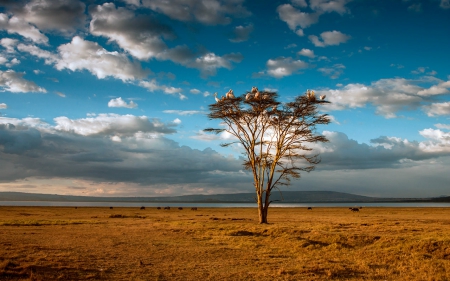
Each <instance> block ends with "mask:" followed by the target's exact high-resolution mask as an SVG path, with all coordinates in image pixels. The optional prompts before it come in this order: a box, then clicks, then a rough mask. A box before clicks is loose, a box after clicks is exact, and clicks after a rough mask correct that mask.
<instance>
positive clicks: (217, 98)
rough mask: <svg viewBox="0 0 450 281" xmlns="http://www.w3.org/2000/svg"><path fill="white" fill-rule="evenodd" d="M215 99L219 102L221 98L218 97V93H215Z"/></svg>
mask: <svg viewBox="0 0 450 281" xmlns="http://www.w3.org/2000/svg"><path fill="white" fill-rule="evenodd" d="M214 99H215V100H216V102H219V101H220V100H219V98H218V97H217V93H214Z"/></svg>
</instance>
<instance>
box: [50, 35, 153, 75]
mask: <svg viewBox="0 0 450 281" xmlns="http://www.w3.org/2000/svg"><path fill="white" fill-rule="evenodd" d="M58 52H59V59H58V61H57V62H56V65H55V67H56V68H57V69H58V70H62V69H70V70H72V71H77V70H84V69H86V70H88V71H89V72H91V73H92V74H93V75H95V76H97V78H99V79H104V78H106V77H109V76H112V77H114V78H117V79H120V80H122V81H129V80H135V79H142V78H145V77H146V76H147V74H148V71H146V70H143V69H142V68H141V66H140V64H139V63H137V62H132V61H130V60H129V59H128V58H127V56H126V55H124V54H120V53H118V52H108V51H107V50H105V49H103V48H102V47H101V46H100V45H99V44H98V43H96V42H92V41H87V40H84V39H82V38H81V37H79V36H75V37H73V38H72V42H70V43H67V44H64V45H61V46H59V47H58Z"/></svg>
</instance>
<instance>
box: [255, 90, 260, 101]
mask: <svg viewBox="0 0 450 281" xmlns="http://www.w3.org/2000/svg"><path fill="white" fill-rule="evenodd" d="M255 89H256V93H255V99H259V98H260V97H261V94H260V93H259V91H258V89H257V88H256V87H255Z"/></svg>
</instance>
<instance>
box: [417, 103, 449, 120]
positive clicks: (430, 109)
mask: <svg viewBox="0 0 450 281" xmlns="http://www.w3.org/2000/svg"><path fill="white" fill-rule="evenodd" d="M422 110H423V111H425V113H426V114H427V115H428V116H429V117H434V116H440V115H450V102H441V103H432V104H430V105H424V106H422Z"/></svg>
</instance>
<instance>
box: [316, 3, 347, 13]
mask: <svg viewBox="0 0 450 281" xmlns="http://www.w3.org/2000/svg"><path fill="white" fill-rule="evenodd" d="M350 1H351V0H310V8H311V9H312V10H314V11H318V12H322V13H331V12H336V13H339V14H341V15H342V14H345V13H348V12H349V10H348V9H347V8H346V7H345V5H346V4H347V3H348V2H350Z"/></svg>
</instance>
